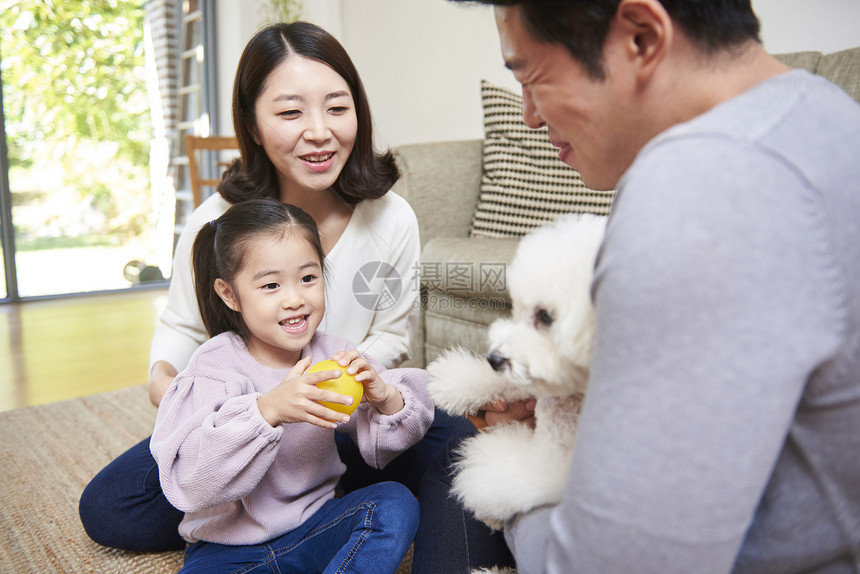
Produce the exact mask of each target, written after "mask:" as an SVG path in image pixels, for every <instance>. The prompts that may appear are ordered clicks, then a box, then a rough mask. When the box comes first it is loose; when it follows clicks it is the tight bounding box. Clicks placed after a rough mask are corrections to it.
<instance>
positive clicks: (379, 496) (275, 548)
mask: <svg viewBox="0 0 860 574" xmlns="http://www.w3.org/2000/svg"><path fill="white" fill-rule="evenodd" d="M418 512H419V510H418V502H417V501H416V500H415V497H414V496H412V493H410V492H409V490H408V489H407V488H406V487H404V486H403V485H401V484H398V483H396V482H381V483H379V484H375V485H373V486H368V487H367V488H362V489H360V490H356V491H354V492H351V493H350V494H347V495H346V496H344V497H343V498H335V499H332V500H329V501H328V502H326V503H325V504H324V505H323V507H322V508H320V509H319V510H318V511H317V512H316V513H315V514H314V515H313V516H311V517H310V518H309V519H308V520H306V521H305V522H304V524H302V525H301V526H299V527H298V528H296V529H295V530H292V531H290V532H287V533H286V534H284V535H282V536H280V537H278V538H275V539H273V540H270V541H268V542H265V543H263V544H255V545H248V546H225V545H223V544H214V543H210V542H197V543H196V544H191V545H189V546H188V548H187V549H186V550H185V566H183V567H182V570H180V573H182V574H186V573H194V572H200V573H202V574H228V573H238V572H242V573H252V572H253V573H263V572H272V573H282V572H283V573H287V572H289V573H291V574H292V573H296V574H299V573H305V572H307V573H311V572H325V573H336V572H337V573H341V572H342V573H346V572H356V573H358V572H363V573H366V574H377V573H379V574H385V573H393V572H395V571H396V570H397V567H398V566H400V563H401V561H402V560H403V556H404V555H405V554H406V551H407V550H408V549H409V545H410V544H411V543H412V538H413V537H414V536H415V530H416V529H417V528H418Z"/></svg>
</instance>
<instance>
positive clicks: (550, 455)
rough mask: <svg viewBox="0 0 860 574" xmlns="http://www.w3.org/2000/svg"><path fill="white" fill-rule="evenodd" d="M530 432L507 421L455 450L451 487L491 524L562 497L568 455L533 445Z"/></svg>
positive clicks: (461, 499)
mask: <svg viewBox="0 0 860 574" xmlns="http://www.w3.org/2000/svg"><path fill="white" fill-rule="evenodd" d="M534 436H535V435H534V432H533V431H532V429H531V428H529V427H528V426H526V425H524V424H519V423H513V424H507V425H504V426H499V427H494V428H493V429H492V430H491V431H487V432H483V433H479V434H478V435H476V436H474V437H471V438H469V439H466V440H464V441H463V442H462V444H461V445H460V448H459V449H458V452H457V455H458V459H457V462H456V466H455V470H454V479H453V481H452V488H451V490H452V492H453V493H454V494H455V495H456V496H457V498H458V499H459V500H460V501H461V502H462V504H463V506H464V507H465V508H466V509H468V510H470V511H471V512H472V513H473V514H474V515H475V517H476V518H478V519H479V520H481V521H482V522H484V523H486V524H487V525H488V526H490V527H491V528H495V529H498V528H500V526H501V525H502V524H504V522H505V521H507V520H510V519H511V518H513V517H514V516H516V515H517V514H519V513H521V512H526V511H528V510H531V509H533V508H537V507H538V506H543V505H546V504H556V503H558V502H559V501H560V500H561V497H562V495H563V493H564V487H565V483H566V481H567V473H568V466H569V463H570V457H569V456H567V453H565V452H553V448H552V447H551V446H550V447H549V448H547V445H539V444H535V441H534ZM555 450H559V449H555Z"/></svg>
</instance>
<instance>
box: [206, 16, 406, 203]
mask: <svg viewBox="0 0 860 574" xmlns="http://www.w3.org/2000/svg"><path fill="white" fill-rule="evenodd" d="M292 55H298V56H302V57H305V58H310V59H312V60H317V61H319V62H322V63H323V64H325V65H327V66H329V67H330V68H332V69H333V70H334V71H335V72H337V73H338V74H339V75H340V76H341V77H342V78H343V79H344V80H345V81H346V83H347V85H349V89H350V91H351V92H352V97H353V99H354V103H355V110H356V119H357V122H358V131H357V133H356V137H355V144H354V146H353V150H352V153H351V154H350V156H349V159H348V160H347V162H346V165H344V167H343V170H342V171H341V173H340V175H339V176H338V178H337V180H336V181H335V183H334V185H333V186H332V189H333V190H334V192H335V193H337V194H338V195H339V196H340V197H341V198H342V199H343V200H344V201H346V202H347V203H349V204H350V205H355V204H356V203H359V202H360V201H361V200H363V199H375V198H378V197H382V196H383V195H385V193H386V192H387V191H388V190H389V189H390V188H391V186H393V185H394V183H395V182H396V181H397V179H398V178H399V177H400V172H399V170H398V169H397V165H396V164H395V162H394V157H393V156H392V155H391V152H385V153H381V154H380V153H377V152H376V151H375V150H374V148H373V122H372V119H371V115H370V106H369V105H368V103H367V94H366V92H365V91H364V86H363V85H362V83H361V78H360V77H359V75H358V71H357V70H356V69H355V66H354V65H353V63H352V60H350V58H349V55H348V54H347V53H346V50H345V49H344V48H343V46H342V45H341V44H340V42H338V41H337V40H336V39H335V38H334V36H332V35H331V34H329V33H328V32H326V31H325V30H323V29H322V28H320V27H319V26H315V25H314V24H310V23H308V22H292V23H289V24H283V23H282V24H272V25H270V26H267V27H265V28H263V29H261V30H260V31H259V32H257V34H256V35H255V36H254V37H253V38H251V40H250V41H249V42H248V45H247V46H245V50H244V51H243V52H242V57H241V58H240V59H239V65H238V68H237V69H236V78H235V80H234V82H233V130H234V132H235V134H236V139H237V140H238V143H239V152H240V158H239V159H237V160H236V161H234V162H233V164H232V165H231V166H230V168H229V169H228V170H227V172H226V173H225V174H224V177H223V179H222V180H221V183H220V185H219V186H218V191H219V192H220V193H221V195H222V196H223V197H224V199H226V200H227V201H229V202H230V203H237V202H239V201H244V200H247V199H255V198H261V197H271V198H273V199H279V198H280V190H279V188H278V177H277V172H276V170H275V167H274V165H273V164H272V162H271V161H270V160H269V157H268V156H267V155H266V151H265V150H264V149H263V146H262V145H258V144H257V143H256V142H255V141H254V138H253V137H252V133H253V131H254V130H255V129H256V128H257V126H256V103H257V98H259V96H260V93H261V92H262V91H263V90H264V88H265V86H266V82H267V80H268V78H269V75H270V74H271V73H272V71H273V70H274V69H275V68H277V67H278V66H279V65H280V64H281V63H282V62H283V61H284V60H286V59H287V58H288V57H290V56H292Z"/></svg>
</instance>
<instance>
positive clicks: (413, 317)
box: [358, 192, 421, 367]
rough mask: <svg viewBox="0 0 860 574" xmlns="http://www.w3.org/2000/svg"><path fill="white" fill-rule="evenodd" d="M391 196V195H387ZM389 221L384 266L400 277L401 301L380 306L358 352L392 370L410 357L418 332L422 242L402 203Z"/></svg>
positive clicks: (413, 217)
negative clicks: (388, 235) (390, 228)
mask: <svg viewBox="0 0 860 574" xmlns="http://www.w3.org/2000/svg"><path fill="white" fill-rule="evenodd" d="M389 193H391V192H389ZM400 201H401V202H402V205H399V206H398V208H397V209H396V210H394V211H393V213H392V214H391V215H390V216H387V217H388V222H387V223H389V224H391V225H392V226H393V230H392V232H391V233H390V237H389V238H387V239H388V244H387V249H388V253H387V258H386V259H387V260H386V263H388V264H389V265H391V266H392V267H393V268H394V269H395V270H396V271H397V274H398V276H399V277H400V287H401V293H400V297H398V298H397V299H396V300H392V301H391V303H392V304H391V305H390V306H388V305H379V308H378V309H377V310H376V311H375V313H374V317H373V322H372V324H371V325H370V328H369V330H368V332H367V336H366V337H365V338H364V340H363V341H360V342H358V350H359V351H361V352H362V353H366V354H368V355H371V356H373V357H374V358H376V359H377V360H378V361H379V362H381V363H382V364H383V365H385V366H386V367H395V366H397V365H399V364H401V363H403V362H404V361H406V360H407V359H409V356H410V343H411V341H412V338H413V337H414V336H415V333H416V331H417V329H418V273H419V260H420V257H421V241H420V238H419V234H418V219H417V218H416V217H415V212H414V211H412V208H411V207H410V206H409V204H407V203H406V201H405V200H403V199H400Z"/></svg>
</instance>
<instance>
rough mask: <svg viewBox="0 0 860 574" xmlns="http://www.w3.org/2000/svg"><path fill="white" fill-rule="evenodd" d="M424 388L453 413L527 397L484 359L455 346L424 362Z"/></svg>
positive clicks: (465, 412) (463, 413)
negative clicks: (425, 386) (427, 376)
mask: <svg viewBox="0 0 860 574" xmlns="http://www.w3.org/2000/svg"><path fill="white" fill-rule="evenodd" d="M427 371H428V372H429V373H430V375H431V376H430V381H429V382H428V383H427V390H428V391H429V392H430V397H431V398H432V399H433V402H434V403H436V406H438V407H439V408H440V409H442V410H444V411H445V412H447V413H449V414H452V415H474V414H477V413H478V411H479V410H481V409H482V408H483V407H484V406H485V405H486V404H487V403H490V402H492V401H496V400H504V401H515V400H521V399H525V398H529V395H528V394H527V393H525V392H523V390H521V389H517V388H515V387H513V386H512V385H511V384H510V382H509V381H508V380H507V379H506V378H505V377H504V376H502V375H501V374H499V373H497V372H496V371H494V370H493V368H492V367H491V366H490V364H489V363H488V362H487V359H486V358H485V357H483V356H479V355H476V354H474V353H472V352H471V351H468V350H466V349H462V348H459V347H458V348H454V349H450V350H448V351H446V352H445V354H444V355H442V356H441V357H439V358H438V359H436V360H435V361H433V362H432V363H430V364H429V365H428V366H427Z"/></svg>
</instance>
